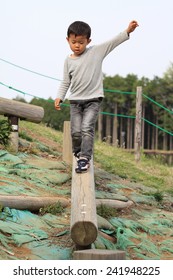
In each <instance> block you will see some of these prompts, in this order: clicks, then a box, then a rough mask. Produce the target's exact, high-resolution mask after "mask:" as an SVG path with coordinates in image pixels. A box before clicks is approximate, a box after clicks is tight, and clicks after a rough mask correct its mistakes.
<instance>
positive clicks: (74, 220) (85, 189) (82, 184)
mask: <svg viewBox="0 0 173 280" xmlns="http://www.w3.org/2000/svg"><path fill="white" fill-rule="evenodd" d="M75 167H76V159H75V157H73V170H72V190H71V238H72V240H73V241H74V242H75V244H77V245H80V246H88V245H90V244H92V243H93V242H94V241H95V240H96V238H97V234H98V227H97V215H96V201H95V182H94V167H93V160H91V162H90V168H89V170H88V171H87V172H86V173H82V174H77V173H76V172H75Z"/></svg>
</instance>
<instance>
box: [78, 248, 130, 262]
mask: <svg viewBox="0 0 173 280" xmlns="http://www.w3.org/2000/svg"><path fill="white" fill-rule="evenodd" d="M73 259H74V260H125V259H126V253H125V252H124V251H120V250H102V249H88V250H80V251H74V253H73Z"/></svg>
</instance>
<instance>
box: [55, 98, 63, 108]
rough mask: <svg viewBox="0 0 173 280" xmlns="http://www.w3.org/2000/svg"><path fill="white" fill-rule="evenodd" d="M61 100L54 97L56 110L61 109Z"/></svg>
mask: <svg viewBox="0 0 173 280" xmlns="http://www.w3.org/2000/svg"><path fill="white" fill-rule="evenodd" d="M61 102H62V100H61V99H60V98H56V99H55V109H56V110H61V107H60V103H61Z"/></svg>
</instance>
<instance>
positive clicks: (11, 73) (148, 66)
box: [0, 0, 173, 101]
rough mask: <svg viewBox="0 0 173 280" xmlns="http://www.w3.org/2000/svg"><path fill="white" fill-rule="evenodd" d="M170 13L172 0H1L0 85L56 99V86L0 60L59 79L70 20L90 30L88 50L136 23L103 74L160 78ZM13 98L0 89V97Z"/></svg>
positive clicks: (168, 50)
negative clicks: (86, 26)
mask: <svg viewBox="0 0 173 280" xmlns="http://www.w3.org/2000/svg"><path fill="white" fill-rule="evenodd" d="M172 13H173V1H172V0H151V1H146V0H101V1H100V0H86V1H81V0H73V1H71V0H63V1H57V0H0V30H1V43H0V82H1V83H4V84H6V85H8V86H12V87H14V88H16V89H19V90H21V91H23V92H26V93H29V94H31V95H34V96H38V97H43V98H49V97H52V98H53V99H54V98H56V93H57V89H58V87H59V85H60V81H58V80H52V79H48V78H45V77H42V76H39V75H35V74H33V73H31V72H28V71H24V70H22V69H20V68H17V67H14V66H12V65H10V64H8V63H5V62H4V61H2V59H3V60H6V61H9V62H11V63H13V64H16V65H18V66H20V67H24V68H27V69H29V70H31V71H35V72H39V73H41V74H44V75H48V76H51V77H53V78H57V79H59V80H61V79H62V74H63V65H64V59H65V57H66V56H67V55H68V54H69V53H70V49H69V47H68V44H67V42H66V30H67V28H68V26H69V24H70V23H72V22H73V21H75V20H82V21H86V22H87V23H88V24H89V25H90V26H91V28H92V36H91V38H92V42H91V43H90V45H92V44H93V45H95V44H99V43H101V42H103V41H105V40H108V39H110V38H111V37H113V36H114V35H116V34H118V33H119V32H121V31H123V30H124V29H126V28H127V26H128V24H129V22H130V21H131V20H133V19H135V20H137V21H138V23H139V27H138V28H137V29H136V31H135V32H133V33H132V34H131V36H130V37H131V38H130V40H128V41H127V42H125V43H123V44H122V45H120V46H119V47H118V48H116V49H115V50H114V51H113V52H111V53H110V54H109V55H108V56H107V58H106V59H105V60H104V63H103V73H105V74H106V75H107V76H114V75H116V74H119V75H120V76H123V77H125V76H126V75H127V74H131V73H132V74H135V75H137V76H138V77H139V78H141V77H142V76H144V77H147V78H149V79H153V78H154V76H159V77H162V76H163V74H164V72H165V71H166V70H167V69H168V68H169V66H170V64H171V62H173V37H172V34H173V31H172V28H173V16H172ZM17 95H18V93H17V92H15V91H13V90H10V89H8V88H7V87H5V86H2V85H1V84H0V97H5V98H14V97H16V96H17ZM20 96H23V95H20ZM23 97H24V98H25V99H26V100H28V101H29V100H30V97H27V96H23Z"/></svg>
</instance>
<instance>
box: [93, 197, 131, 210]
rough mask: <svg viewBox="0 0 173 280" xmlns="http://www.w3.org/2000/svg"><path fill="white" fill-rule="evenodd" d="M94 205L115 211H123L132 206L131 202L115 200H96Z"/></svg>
mask: <svg viewBox="0 0 173 280" xmlns="http://www.w3.org/2000/svg"><path fill="white" fill-rule="evenodd" d="M96 205H97V206H100V205H106V206H108V207H112V208H115V209H124V208H128V207H130V206H132V205H133V201H131V200H128V201H120V200H115V199H96Z"/></svg>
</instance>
